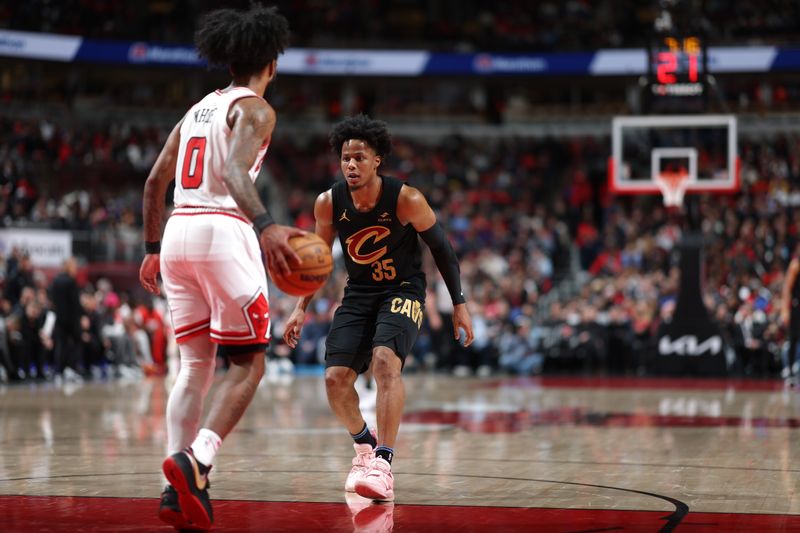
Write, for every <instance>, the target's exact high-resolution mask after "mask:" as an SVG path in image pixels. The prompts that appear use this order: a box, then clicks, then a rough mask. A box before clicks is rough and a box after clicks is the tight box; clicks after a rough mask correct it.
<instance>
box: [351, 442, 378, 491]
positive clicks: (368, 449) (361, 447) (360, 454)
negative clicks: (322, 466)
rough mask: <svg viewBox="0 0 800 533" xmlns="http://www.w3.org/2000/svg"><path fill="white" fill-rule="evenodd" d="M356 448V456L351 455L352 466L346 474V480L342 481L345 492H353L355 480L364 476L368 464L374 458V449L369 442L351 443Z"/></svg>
mask: <svg viewBox="0 0 800 533" xmlns="http://www.w3.org/2000/svg"><path fill="white" fill-rule="evenodd" d="M353 448H355V450H356V456H355V457H353V468H351V469H350V473H349V474H347V480H345V482H344V490H345V491H347V492H355V490H356V481H358V480H359V479H361V478H362V477H364V475H365V474H366V473H367V470H369V464H370V463H371V462H372V460H373V459H374V458H375V449H374V448H373V447H372V446H370V445H369V444H353Z"/></svg>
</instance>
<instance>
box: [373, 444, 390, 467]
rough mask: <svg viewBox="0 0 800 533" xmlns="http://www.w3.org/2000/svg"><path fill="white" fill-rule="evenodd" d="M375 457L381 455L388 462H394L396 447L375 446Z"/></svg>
mask: <svg viewBox="0 0 800 533" xmlns="http://www.w3.org/2000/svg"><path fill="white" fill-rule="evenodd" d="M375 457H380V458H381V459H383V460H384V461H386V462H387V463H389V464H392V458H393V457H394V448H389V447H388V446H378V447H377V448H375Z"/></svg>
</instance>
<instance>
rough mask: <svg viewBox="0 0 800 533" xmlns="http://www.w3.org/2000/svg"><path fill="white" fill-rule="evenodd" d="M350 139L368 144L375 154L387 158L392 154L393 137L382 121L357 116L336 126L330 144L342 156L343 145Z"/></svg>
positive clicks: (365, 116)
mask: <svg viewBox="0 0 800 533" xmlns="http://www.w3.org/2000/svg"><path fill="white" fill-rule="evenodd" d="M349 139H358V140H361V141H364V142H365V143H367V144H368V145H369V146H370V147H371V148H372V149H373V150H375V154H376V155H379V156H381V157H386V156H388V155H389V154H390V153H392V136H391V135H389V128H388V126H387V125H386V123H385V122H384V121H382V120H373V119H371V118H369V117H368V116H367V115H363V114H362V115H356V116H355V117H350V118H348V119H346V120H345V121H344V122H340V123H339V124H337V125H336V126H334V128H333V131H332V132H331V137H330V142H331V148H332V149H333V151H334V152H336V153H337V154H339V155H342V144H343V143H344V142H345V141H347V140H349Z"/></svg>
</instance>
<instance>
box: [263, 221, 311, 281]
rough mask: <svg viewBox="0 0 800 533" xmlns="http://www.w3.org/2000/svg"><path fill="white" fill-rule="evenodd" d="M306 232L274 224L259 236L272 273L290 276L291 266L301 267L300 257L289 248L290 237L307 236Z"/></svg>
mask: <svg viewBox="0 0 800 533" xmlns="http://www.w3.org/2000/svg"><path fill="white" fill-rule="evenodd" d="M305 234H306V232H305V231H303V230H301V229H299V228H293V227H290V226H281V225H279V224H272V225H271V226H268V227H267V228H266V229H265V230H264V231H262V232H261V235H259V237H258V238H259V241H261V249H262V250H264V255H265V256H266V258H267V266H268V267H269V269H270V271H271V272H277V273H279V274H283V275H284V276H288V275H289V274H291V273H292V268H291V267H290V266H289V265H290V264H294V265H299V264H300V256H298V255H297V254H296V253H295V251H294V250H293V249H292V247H291V246H289V238H290V237H298V236H302V235H305Z"/></svg>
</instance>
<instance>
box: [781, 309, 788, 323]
mask: <svg viewBox="0 0 800 533" xmlns="http://www.w3.org/2000/svg"><path fill="white" fill-rule="evenodd" d="M781 325H782V326H788V325H789V310H788V309H781Z"/></svg>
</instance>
